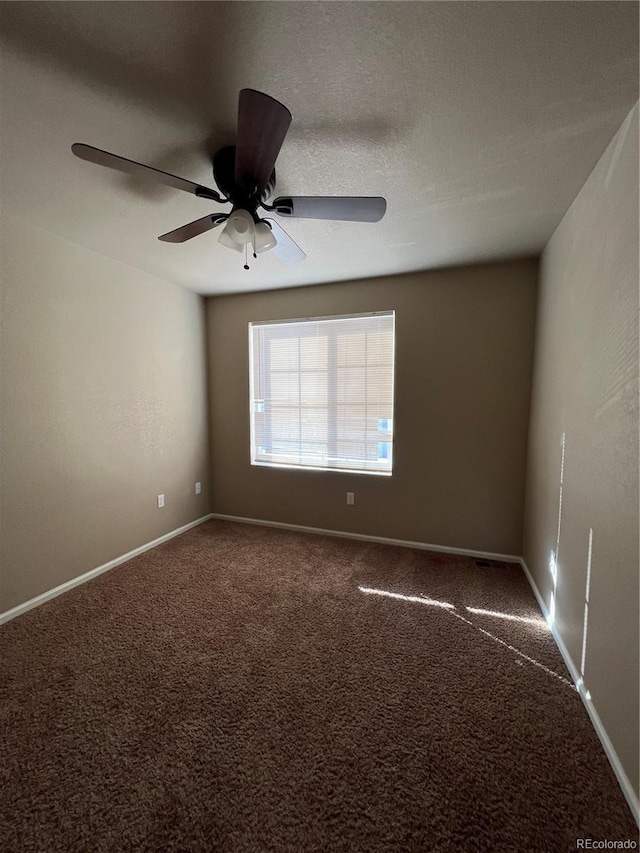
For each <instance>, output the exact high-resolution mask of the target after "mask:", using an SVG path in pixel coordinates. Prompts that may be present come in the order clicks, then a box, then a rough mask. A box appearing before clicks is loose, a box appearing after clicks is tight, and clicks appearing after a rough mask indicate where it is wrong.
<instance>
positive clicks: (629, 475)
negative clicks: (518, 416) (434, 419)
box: [524, 106, 638, 793]
mask: <svg viewBox="0 0 640 853" xmlns="http://www.w3.org/2000/svg"><path fill="white" fill-rule="evenodd" d="M563 434H564V435H565V459H564V473H563V478H562V479H563V484H562V511H561V515H560V533H559V548H558V552H557V566H558V568H557V591H556V605H555V607H556V617H555V618H556V625H557V629H558V631H559V633H560V635H561V637H562V639H563V640H564V643H565V645H566V647H567V649H568V651H569V653H570V655H571V657H572V659H573V661H574V663H575V665H576V667H577V668H578V669H580V667H581V660H582V642H583V619H584V604H585V594H586V584H587V563H588V551H589V535H590V534H589V531H590V530H592V531H593V535H592V556H591V583H590V594H589V616H588V623H587V624H588V630H587V642H586V657H585V671H584V682H585V686H586V688H587V689H588V690H589V692H590V693H591V697H592V699H593V702H594V705H595V708H596V710H597V712H598V714H599V716H600V718H601V720H602V722H603V724H604V726H605V728H606V730H607V732H608V734H609V737H610V738H611V741H612V742H613V746H614V748H615V750H616V752H617V754H618V756H619V757H620V759H621V761H622V763H623V765H624V768H625V771H626V773H627V775H628V777H629V780H630V781H631V784H632V786H633V787H634V789H635V791H636V793H637V791H638V108H637V106H636V108H635V109H634V110H633V111H632V113H631V114H630V115H629V117H628V119H627V121H626V122H625V124H624V125H623V126H622V128H621V129H620V131H619V132H618V134H617V136H616V137H615V138H614V140H613V141H612V142H611V144H610V146H609V148H608V149H607V151H606V153H605V154H604V156H603V157H602V159H601V160H600V162H599V163H598V165H597V166H596V168H595V170H594V171H593V173H592V175H591V177H590V178H589V180H588V181H587V183H586V184H585V186H584V188H583V189H582V191H581V192H580V194H579V195H578V197H577V198H576V200H575V202H574V203H573V205H572V207H571V208H570V209H569V211H568V213H567V214H566V216H565V217H564V219H563V221H562V223H561V224H560V225H559V227H558V229H557V230H556V232H555V234H554V235H553V237H552V239H551V240H550V242H549V244H548V245H547V247H546V249H545V251H544V253H543V256H542V260H541V279H540V294H539V307H538V321H537V332H536V360H535V374H534V383H533V397H532V410H531V426H530V447H529V462H528V476H527V502H526V523H525V536H524V556H525V560H526V562H527V564H528V566H529V568H530V570H531V573H532V575H533V577H534V578H535V581H536V584H537V586H538V588H539V590H540V592H541V594H542V596H543V597H544V600H545V601H546V603H547V604H549V600H550V596H551V593H552V592H553V580H552V577H551V573H550V571H549V559H550V554H551V552H555V550H556V543H557V540H558V519H559V498H560V479H561V462H562V436H563Z"/></svg>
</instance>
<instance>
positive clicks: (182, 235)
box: [158, 213, 229, 243]
mask: <svg viewBox="0 0 640 853" xmlns="http://www.w3.org/2000/svg"><path fill="white" fill-rule="evenodd" d="M228 218H229V214H228V213H210V214H209V215H208V216H203V217H202V219H196V220H195V222H189V224H188V225H183V226H182V228H176V229H175V231H167V233H166V234H163V235H162V236H161V237H158V240H162V242H163V243H184V242H185V240H191V238H192V237H197V236H198V234H204V233H205V232H207V231H211V229H212V228H215V227H216V226H217V225H221V224H222V223H223V222H224V221H225V220H226V219H228Z"/></svg>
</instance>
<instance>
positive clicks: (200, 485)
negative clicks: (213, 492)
mask: <svg viewBox="0 0 640 853" xmlns="http://www.w3.org/2000/svg"><path fill="white" fill-rule="evenodd" d="M201 492H202V483H196V495H199V494H200V493H201Z"/></svg>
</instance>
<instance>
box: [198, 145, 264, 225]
mask: <svg viewBox="0 0 640 853" xmlns="http://www.w3.org/2000/svg"><path fill="white" fill-rule="evenodd" d="M235 163H236V147H235V145H228V146H227V147H226V148H221V149H220V150H219V151H218V152H217V153H216V154H215V155H214V158H213V177H214V180H215V182H216V184H217V185H218V189H219V190H220V192H221V193H223V194H224V195H225V196H226V197H227V198H228V199H229V201H230V202H231V203H232V204H233V206H234V208H235V207H239V208H240V207H241V208H244V209H245V210H248V211H249V212H250V213H252V214H255V212H256V208H257V207H258V205H259V204H261V203H262V202H264V201H266V200H267V199H268V198H270V197H271V196H272V195H273V192H274V190H275V188H276V170H275V169H274V170H273V171H272V173H271V177H270V178H269V180H268V181H267V185H266V186H265V188H264V189H263V190H262V192H256V190H255V187H252V186H246V187H243V186H238V184H236V182H235V179H234V170H235Z"/></svg>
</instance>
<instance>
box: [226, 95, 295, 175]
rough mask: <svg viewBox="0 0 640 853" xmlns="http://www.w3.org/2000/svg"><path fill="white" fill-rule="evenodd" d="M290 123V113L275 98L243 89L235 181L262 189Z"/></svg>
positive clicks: (240, 102)
mask: <svg viewBox="0 0 640 853" xmlns="http://www.w3.org/2000/svg"><path fill="white" fill-rule="evenodd" d="M290 124H291V113H290V112H289V110H288V109H287V108H286V107H285V106H284V104H281V103H280V101H276V100H275V98H272V97H270V96H269V95H265V94H263V93H262V92H257V91H256V90H255V89H241V91H240V98H239V101H238V138H237V141H236V162H235V175H234V177H235V182H236V184H238V185H239V186H245V187H248V188H252V187H253V186H255V187H256V188H257V189H258V191H261V190H263V189H264V188H265V187H266V185H267V182H268V181H269V178H270V177H271V173H272V172H273V168H274V166H275V162H276V159H277V157H278V154H279V153H280V149H281V147H282V143H283V142H284V138H285V136H286V135H287V131H288V130H289V125H290Z"/></svg>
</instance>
